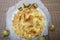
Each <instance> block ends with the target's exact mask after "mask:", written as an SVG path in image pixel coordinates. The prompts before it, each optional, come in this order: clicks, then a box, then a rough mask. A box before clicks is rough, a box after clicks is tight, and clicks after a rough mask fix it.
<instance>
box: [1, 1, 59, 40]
mask: <svg viewBox="0 0 60 40" xmlns="http://www.w3.org/2000/svg"><path fill="white" fill-rule="evenodd" d="M18 1H20V0H0V40H9V38H8V37H3V35H2V31H3V30H5V27H6V12H7V10H8V8H9V7H11V6H13V5H15V4H16V3H17V2H18ZM41 1H42V2H43V3H44V5H45V6H46V7H47V8H48V10H49V12H50V14H51V17H52V24H54V25H55V31H50V30H49V34H48V35H47V36H46V40H60V0H41Z"/></svg>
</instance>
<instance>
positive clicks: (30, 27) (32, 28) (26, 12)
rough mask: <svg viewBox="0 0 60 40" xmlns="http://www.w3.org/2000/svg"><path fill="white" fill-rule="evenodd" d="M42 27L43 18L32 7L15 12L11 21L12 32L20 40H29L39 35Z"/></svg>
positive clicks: (43, 24)
mask: <svg viewBox="0 0 60 40" xmlns="http://www.w3.org/2000/svg"><path fill="white" fill-rule="evenodd" d="M34 5H36V4H34ZM44 26H45V19H44V16H43V15H42V13H41V12H40V11H39V10H37V9H36V8H32V7H31V8H28V7H27V8H23V10H21V11H20V10H19V11H17V12H16V14H15V15H14V17H13V20H12V27H13V30H14V32H15V33H16V34H17V36H19V37H20V38H25V39H31V38H34V37H37V36H39V35H41V33H42V32H43V29H44Z"/></svg>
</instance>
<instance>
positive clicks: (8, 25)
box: [6, 0, 51, 40]
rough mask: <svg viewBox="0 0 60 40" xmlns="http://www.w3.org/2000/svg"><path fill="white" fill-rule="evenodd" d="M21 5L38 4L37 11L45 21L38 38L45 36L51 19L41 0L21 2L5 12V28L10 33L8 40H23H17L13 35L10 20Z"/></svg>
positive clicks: (24, 0)
mask: <svg viewBox="0 0 60 40" xmlns="http://www.w3.org/2000/svg"><path fill="white" fill-rule="evenodd" d="M23 3H28V4H29V3H30V4H33V3H37V4H38V9H39V10H40V11H41V12H42V14H43V15H44V18H45V21H46V23H45V29H44V31H43V32H42V34H41V35H39V36H38V37H40V36H43V35H47V34H48V27H49V26H50V24H51V23H50V22H51V17H50V14H49V12H48V10H47V8H46V7H45V6H44V5H43V3H42V2H41V0H21V1H19V2H18V3H17V4H16V5H14V6H12V7H10V8H9V10H8V11H7V14H6V28H7V29H8V30H9V31H10V35H9V37H10V40H24V39H23V38H19V37H18V36H17V35H16V34H15V32H14V30H13V29H12V19H13V15H14V14H15V13H14V12H16V11H17V10H18V7H20V6H23ZM38 37H35V38H33V39H32V40H37V38H38Z"/></svg>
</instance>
